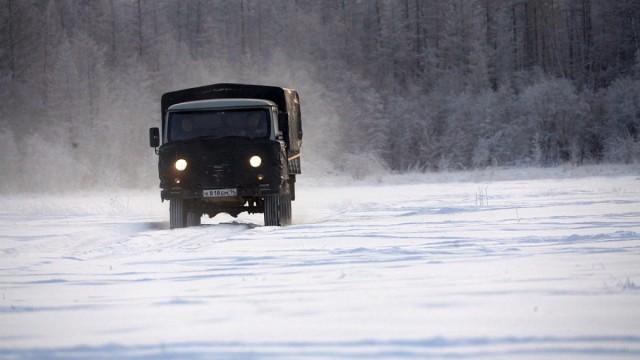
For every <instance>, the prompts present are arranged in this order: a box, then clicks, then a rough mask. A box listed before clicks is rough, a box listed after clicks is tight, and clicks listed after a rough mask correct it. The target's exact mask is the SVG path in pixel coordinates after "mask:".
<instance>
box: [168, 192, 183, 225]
mask: <svg viewBox="0 0 640 360" xmlns="http://www.w3.org/2000/svg"><path fill="white" fill-rule="evenodd" d="M186 225H187V212H186V211H185V203H184V200H182V199H171V200H169V228H170V229H179V228H183V227H185V226H186Z"/></svg>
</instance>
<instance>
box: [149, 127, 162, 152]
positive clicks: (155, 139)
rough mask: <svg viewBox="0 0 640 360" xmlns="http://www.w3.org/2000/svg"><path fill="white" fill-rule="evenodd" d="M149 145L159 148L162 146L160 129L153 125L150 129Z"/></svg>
mask: <svg viewBox="0 0 640 360" xmlns="http://www.w3.org/2000/svg"><path fill="white" fill-rule="evenodd" d="M149 146H151V147H152V148H157V147H158V146H160V129H158V128H157V127H152V128H150V129H149Z"/></svg>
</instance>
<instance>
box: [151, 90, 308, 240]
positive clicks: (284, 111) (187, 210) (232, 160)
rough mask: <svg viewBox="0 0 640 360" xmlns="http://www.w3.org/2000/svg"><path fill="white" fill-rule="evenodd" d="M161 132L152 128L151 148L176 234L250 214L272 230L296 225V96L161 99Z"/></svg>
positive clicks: (207, 93) (223, 93)
mask: <svg viewBox="0 0 640 360" xmlns="http://www.w3.org/2000/svg"><path fill="white" fill-rule="evenodd" d="M294 95H295V96H294ZM292 112H293V114H292ZM292 122H293V123H294V124H292ZM161 125H162V126H161V129H162V134H160V129H159V128H151V129H150V132H149V134H150V145H151V146H152V147H154V148H156V152H157V154H158V156H159V160H158V173H159V179H160V188H161V192H160V196H161V199H162V201H165V200H167V201H169V202H170V204H169V212H170V221H169V222H170V227H171V228H181V227H186V226H195V225H199V224H200V219H201V217H202V215H208V216H210V217H213V216H215V215H216V214H218V213H221V212H225V213H228V214H230V215H232V216H237V215H238V214H239V213H241V212H244V211H246V212H249V213H263V214H264V223H265V225H267V226H281V225H287V224H290V223H291V202H292V201H293V200H295V180H296V175H298V174H300V173H301V171H300V147H301V137H302V131H301V126H300V125H301V124H300V112H299V101H298V95H297V92H295V91H294V90H289V89H283V88H276V87H266V86H257V85H241V84H216V85H209V86H207V87H201V88H193V89H185V90H179V91H177V92H171V93H167V94H165V95H163V98H162V123H161ZM294 147H295V149H294Z"/></svg>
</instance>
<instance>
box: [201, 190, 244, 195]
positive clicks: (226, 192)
mask: <svg viewBox="0 0 640 360" xmlns="http://www.w3.org/2000/svg"><path fill="white" fill-rule="evenodd" d="M202 196H203V197H231V196H238V189H211V190H202Z"/></svg>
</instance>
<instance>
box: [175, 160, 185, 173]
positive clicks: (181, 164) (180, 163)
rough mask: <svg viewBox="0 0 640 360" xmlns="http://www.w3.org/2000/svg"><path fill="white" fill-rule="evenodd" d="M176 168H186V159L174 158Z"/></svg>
mask: <svg viewBox="0 0 640 360" xmlns="http://www.w3.org/2000/svg"><path fill="white" fill-rule="evenodd" d="M175 166H176V170H178V171H184V169H186V168H187V160H185V159H178V160H176V164H175Z"/></svg>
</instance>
